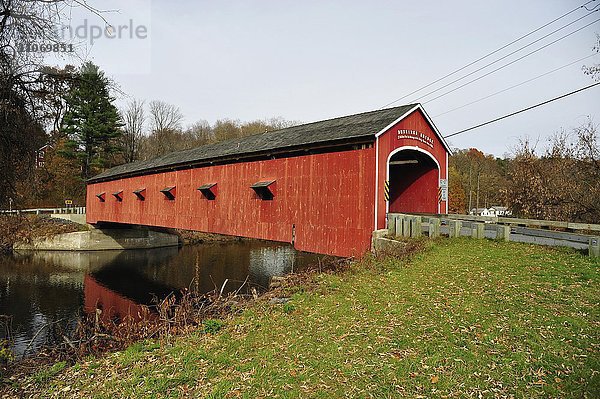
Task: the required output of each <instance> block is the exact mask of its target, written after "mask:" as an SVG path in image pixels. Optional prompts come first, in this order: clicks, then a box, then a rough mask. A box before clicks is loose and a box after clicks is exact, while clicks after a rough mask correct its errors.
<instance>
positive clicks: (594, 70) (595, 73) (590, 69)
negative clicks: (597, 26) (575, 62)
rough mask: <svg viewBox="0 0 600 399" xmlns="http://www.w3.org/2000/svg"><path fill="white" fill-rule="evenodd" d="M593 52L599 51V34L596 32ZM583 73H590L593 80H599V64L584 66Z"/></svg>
mask: <svg viewBox="0 0 600 399" xmlns="http://www.w3.org/2000/svg"><path fill="white" fill-rule="evenodd" d="M592 49H593V50H594V51H595V52H597V53H600V35H599V34H596V44H595V45H594V47H593V48H592ZM583 73H585V74H586V75H590V76H591V77H592V79H594V80H600V64H593V65H591V66H584V67H583Z"/></svg>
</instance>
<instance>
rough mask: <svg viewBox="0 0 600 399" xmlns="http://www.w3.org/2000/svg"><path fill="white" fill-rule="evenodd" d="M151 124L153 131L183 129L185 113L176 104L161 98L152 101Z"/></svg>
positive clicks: (150, 106)
mask: <svg viewBox="0 0 600 399" xmlns="http://www.w3.org/2000/svg"><path fill="white" fill-rule="evenodd" d="M149 108H150V126H151V129H152V131H153V132H159V131H165V130H181V124H182V123H183V114H182V113H181V111H180V110H179V108H178V107H177V106H176V105H173V104H169V103H166V102H164V101H161V100H153V101H150V104H149Z"/></svg>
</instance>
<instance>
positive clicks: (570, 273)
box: [22, 239, 600, 398]
mask: <svg viewBox="0 0 600 399" xmlns="http://www.w3.org/2000/svg"><path fill="white" fill-rule="evenodd" d="M599 266H600V263H599V262H598V261H597V260H596V261H594V260H591V259H590V258H588V257H586V256H583V255H580V254H577V253H575V252H570V251H566V250H555V249H547V248H543V247H535V246H528V245H522V244H515V243H504V242H493V241H488V240H470V239H454V240H447V239H446V240H439V241H437V242H436V243H435V244H427V249H426V250H425V251H424V252H422V253H420V254H418V255H416V256H415V257H413V259H412V260H410V261H406V260H395V259H384V260H375V259H370V258H369V259H365V260H364V261H362V262H360V263H357V264H355V265H354V266H353V267H352V269H351V270H349V271H346V272H343V273H340V274H337V275H320V276H318V277H316V279H317V284H316V285H312V286H311V288H310V289H307V288H303V287H296V288H295V289H293V291H295V292H294V293H293V295H292V300H291V301H290V302H288V303H287V304H285V305H269V304H268V303H267V302H266V301H262V302H260V301H259V303H257V304H255V305H253V306H252V307H250V308H249V309H247V310H246V311H245V312H244V313H243V314H242V315H241V316H237V317H235V318H232V319H229V320H226V321H225V324H224V326H223V328H222V329H220V331H218V332H217V333H215V334H204V333H201V332H197V333H193V334H189V335H186V336H182V337H178V338H177V339H176V340H175V341H174V342H173V343H172V344H169V345H158V344H157V343H153V342H145V343H139V344H137V345H134V346H132V347H131V348H129V349H128V350H126V351H124V352H121V353H116V354H112V355H108V356H107V357H105V358H101V359H89V360H88V361H85V362H81V363H80V364H77V365H75V366H72V367H66V368H65V366H64V365H63V364H58V365H56V366H55V367H54V368H53V369H48V370H45V371H44V372H43V373H38V374H36V375H34V376H32V377H31V379H30V380H28V381H24V382H22V384H23V385H29V386H30V387H29V389H30V392H36V393H37V394H38V395H39V396H41V397H48V396H52V395H55V396H57V397H100V398H117V397H137V398H140V397H152V398H154V397H190V396H192V397H208V398H221V397H245V398H255V397H280V398H288V397H290V398H304V397H319V398H332V397H336V398H337V397H360V398H362V397H377V398H388V397H389V398H391V397H409V398H431V397H440V398H443V397H448V398H455V397H461V398H463V397H465V398H470V397H473V398H488V397H498V398H504V397H516V398H535V397H540V398H541V397H544V398H547V397H567V398H569V397H573V398H598V397H600V375H599V373H600V354H599V349H600V348H599V346H600V339H599V338H600V311H599V308H598V307H599V301H600V290H599V282H600V279H599V273H600V272H599ZM214 327H215V326H214V325H213V330H216V329H217V328H214ZM63 368H64V369H63Z"/></svg>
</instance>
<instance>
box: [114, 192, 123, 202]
mask: <svg viewBox="0 0 600 399" xmlns="http://www.w3.org/2000/svg"><path fill="white" fill-rule="evenodd" d="M112 195H113V197H115V198H116V199H117V201H119V202H121V201H123V190H120V191H116V192H114V193H112Z"/></svg>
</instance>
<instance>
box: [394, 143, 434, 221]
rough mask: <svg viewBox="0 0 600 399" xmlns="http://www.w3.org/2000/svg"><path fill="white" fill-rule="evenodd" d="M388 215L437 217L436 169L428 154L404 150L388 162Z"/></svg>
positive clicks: (432, 159)
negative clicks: (434, 214) (403, 214)
mask: <svg viewBox="0 0 600 399" xmlns="http://www.w3.org/2000/svg"><path fill="white" fill-rule="evenodd" d="M388 176H389V182H390V199H389V210H388V212H392V213H393V212H399V213H438V184H439V182H438V179H439V167H438V165H437V163H436V162H435V160H434V158H433V157H432V156H431V155H429V154H428V153H425V152H421V151H417V150H410V149H405V150H401V151H398V152H397V153H395V154H394V155H392V157H391V158H390V160H389V162H388Z"/></svg>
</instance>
